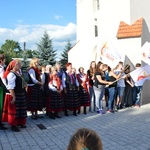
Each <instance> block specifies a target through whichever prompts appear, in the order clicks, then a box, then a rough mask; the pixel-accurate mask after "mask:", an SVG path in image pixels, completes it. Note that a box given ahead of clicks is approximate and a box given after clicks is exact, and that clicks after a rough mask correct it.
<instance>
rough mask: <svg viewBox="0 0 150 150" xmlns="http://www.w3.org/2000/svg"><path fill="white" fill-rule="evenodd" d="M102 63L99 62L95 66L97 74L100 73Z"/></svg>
mask: <svg viewBox="0 0 150 150" xmlns="http://www.w3.org/2000/svg"><path fill="white" fill-rule="evenodd" d="M102 64H103V63H102V62H101V61H99V62H98V63H97V65H96V71H97V72H101V71H102V70H100V68H99V67H100V66H101V65H102Z"/></svg>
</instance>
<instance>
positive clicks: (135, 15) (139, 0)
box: [130, 0, 150, 28]
mask: <svg viewBox="0 0 150 150" xmlns="http://www.w3.org/2000/svg"><path fill="white" fill-rule="evenodd" d="M130 5H131V7H130V11H131V23H133V22H135V20H137V19H139V18H141V17H143V18H144V19H145V21H146V23H147V26H148V27H149V28H150V16H149V12H150V0H130Z"/></svg>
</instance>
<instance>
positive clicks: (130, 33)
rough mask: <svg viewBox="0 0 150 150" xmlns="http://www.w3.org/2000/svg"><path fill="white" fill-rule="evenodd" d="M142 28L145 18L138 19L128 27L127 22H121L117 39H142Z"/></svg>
mask: <svg viewBox="0 0 150 150" xmlns="http://www.w3.org/2000/svg"><path fill="white" fill-rule="evenodd" d="M142 26H143V18H140V19H138V20H137V21H136V22H135V23H133V24H132V25H128V24H126V23H125V22H123V21H121V22H120V25H119V28H118V32H117V38H118V39H122V38H133V37H140V36H141V35H142Z"/></svg>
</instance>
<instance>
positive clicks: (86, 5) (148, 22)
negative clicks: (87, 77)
mask: <svg viewBox="0 0 150 150" xmlns="http://www.w3.org/2000/svg"><path fill="white" fill-rule="evenodd" d="M149 6H150V0H76V10H77V13H76V14H77V43H76V44H75V45H74V47H73V48H72V49H71V50H70V51H69V52H68V59H69V62H72V63H73V66H74V67H76V68H77V69H78V68H79V67H80V66H83V67H85V69H88V67H89V64H90V62H91V61H92V60H96V61H99V58H100V56H99V54H98V53H97V51H99V49H98V48H99V46H98V45H99V43H103V42H111V43H114V45H115V46H116V48H117V49H118V50H119V51H121V52H122V53H124V54H126V55H127V56H128V57H129V58H130V59H131V60H132V62H133V63H134V64H135V63H137V62H140V60H141V56H140V55H141V54H140V50H141V47H142V45H143V44H144V43H145V42H146V41H148V42H150V33H149V29H150V17H149V13H150V9H149Z"/></svg>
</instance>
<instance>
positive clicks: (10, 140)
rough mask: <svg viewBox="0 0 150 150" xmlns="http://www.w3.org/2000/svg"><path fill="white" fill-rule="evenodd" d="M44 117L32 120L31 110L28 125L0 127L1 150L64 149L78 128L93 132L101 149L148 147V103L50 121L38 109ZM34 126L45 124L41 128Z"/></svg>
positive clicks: (127, 149) (138, 149) (141, 148)
mask: <svg viewBox="0 0 150 150" xmlns="http://www.w3.org/2000/svg"><path fill="white" fill-rule="evenodd" d="M41 115H43V118H38V119H37V120H32V119H31V117H30V113H28V118H27V128H25V129H20V130H21V132H13V131H12V130H11V129H10V126H9V125H8V124H7V123H5V126H6V127H8V129H7V130H5V131H3V130H0V150H66V148H67V145H68V142H69V139H70V137H71V135H72V134H73V133H74V131H75V130H76V129H78V128H82V127H86V128H90V129H93V130H94V131H96V132H97V133H98V134H99V135H100V137H101V139H102V142H103V149H104V150H150V104H147V105H143V106H142V107H140V108H135V107H134V108H127V109H123V110H120V111H119V112H116V113H114V114H113V113H106V114H103V115H101V114H97V113H91V112H88V113H87V115H85V114H82V113H81V114H80V115H78V116H73V115H72V112H70V115H69V116H68V117H67V116H64V115H63V113H62V114H61V115H62V118H60V119H55V120H52V119H50V118H48V117H47V116H46V115H45V114H44V113H43V112H41ZM37 125H40V126H42V125H43V126H44V127H45V128H46V129H43V130H41V129H40V128H39V127H38V126H37Z"/></svg>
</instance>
